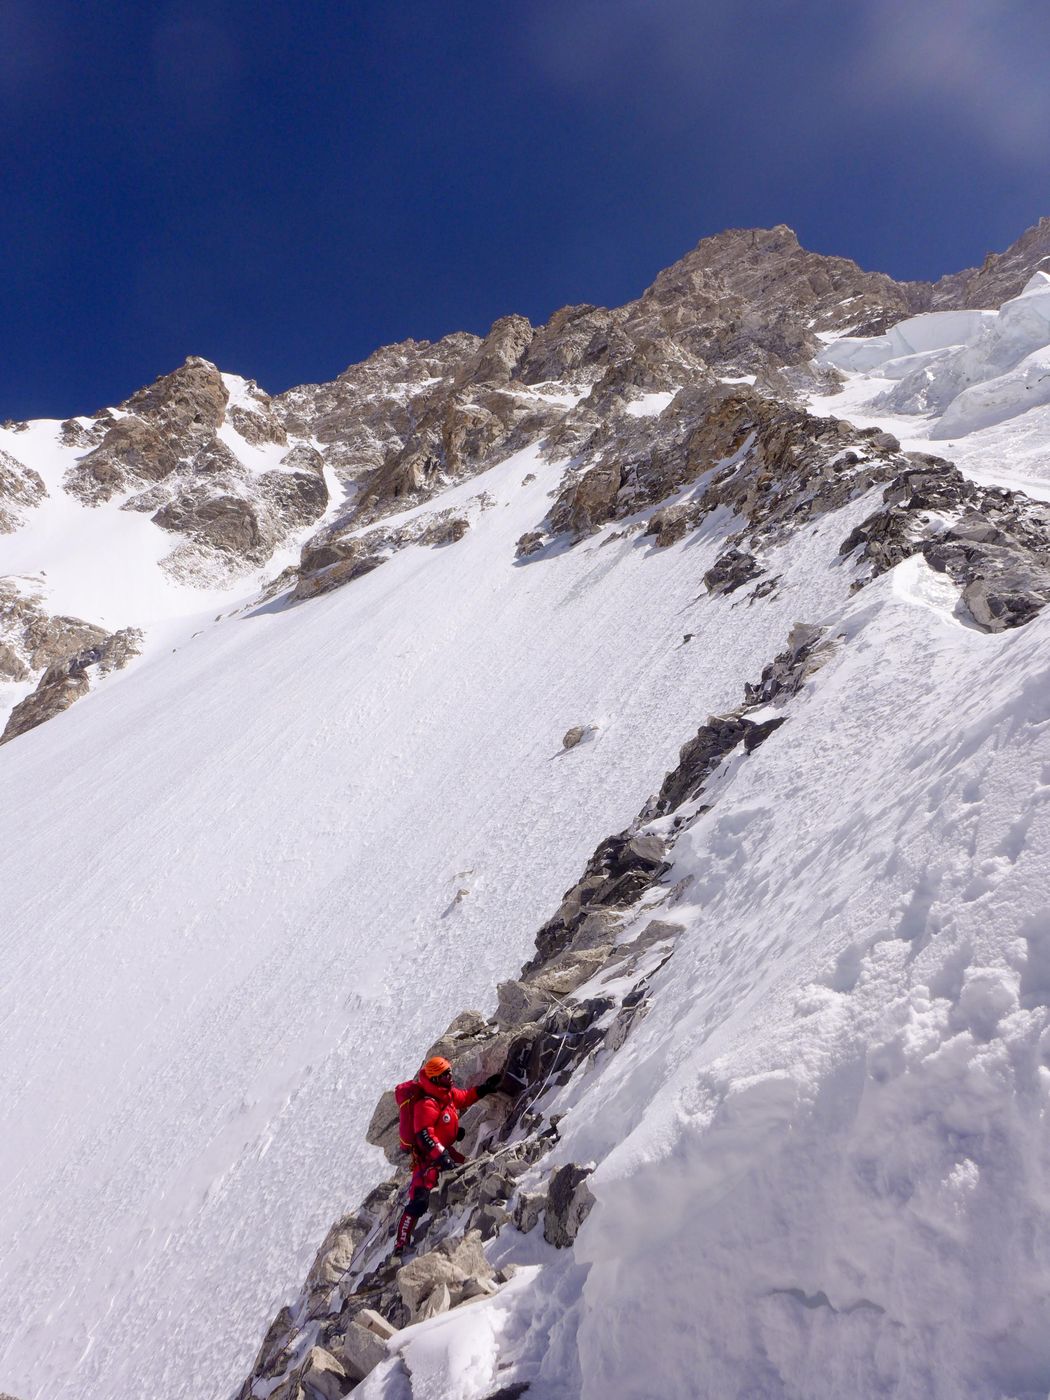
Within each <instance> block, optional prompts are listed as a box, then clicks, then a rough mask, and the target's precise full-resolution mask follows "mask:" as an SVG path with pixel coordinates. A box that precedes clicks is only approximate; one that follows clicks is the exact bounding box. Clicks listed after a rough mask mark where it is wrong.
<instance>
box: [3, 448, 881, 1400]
mask: <svg viewBox="0 0 1050 1400" xmlns="http://www.w3.org/2000/svg"><path fill="white" fill-rule="evenodd" d="M530 475H531V476H533V477H534V479H533V480H531V481H529V482H528V483H527V484H523V483H525V479H526V478H527V477H529V476H530ZM561 476H562V466H561V465H553V466H552V465H550V464H547V463H545V462H543V461H542V460H541V459H540V458H539V457H538V455H537V454H536V453H535V452H532V451H527V452H524V453H520V454H518V455H516V456H515V457H512V458H510V459H509V460H507V461H506V462H504V463H502V464H501V465H500V466H498V467H496V468H494V469H492V470H491V471H489V472H488V473H486V474H484V475H483V476H481V477H478V478H476V479H475V480H474V481H472V482H469V483H466V484H464V485H462V486H460V487H458V488H456V489H455V490H453V491H450V492H448V493H446V494H445V495H444V496H442V497H441V498H440V501H439V502H438V503H435V504H438V505H440V507H441V508H449V507H455V508H457V509H460V508H465V507H466V506H467V505H468V503H469V501H470V499H471V498H472V497H474V496H478V495H479V493H482V492H484V493H487V496H486V497H483V498H482V500H483V504H484V505H485V506H487V508H484V509H479V510H478V511H477V512H476V513H475V514H476V521H475V524H474V526H473V527H472V528H471V529H470V530H469V531H468V533H467V535H466V536H465V538H463V539H462V540H461V541H460V542H459V543H457V544H456V545H455V546H454V547H449V548H444V549H421V548H419V547H408V548H406V549H404V550H402V551H401V552H400V553H398V554H397V555H396V556H395V557H394V558H392V559H391V560H390V561H389V562H387V563H386V564H384V566H383V567H382V568H381V569H378V570H376V571H375V572H374V573H371V574H369V575H367V576H366V577H364V578H361V579H358V580H356V581H355V582H354V583H353V584H352V585H351V586H349V587H348V588H346V589H344V590H342V591H340V592H338V593H334V594H332V595H330V596H328V597H323V598H320V599H318V600H316V601H314V602H312V603H310V604H307V605H304V606H299V607H295V606H293V607H287V606H281V605H280V604H277V603H275V604H270V605H266V606H263V607H260V608H256V609H254V610H252V611H249V612H247V613H244V614H242V615H241V616H238V617H235V618H230V619H227V620H226V621H224V622H221V623H219V624H218V625H214V626H211V627H209V628H207V629H205V630H203V631H202V632H201V634H200V635H199V636H196V637H193V638H192V639H189V640H186V641H184V642H183V643H182V644H180V645H179V646H178V647H177V649H176V650H175V652H174V653H172V652H171V651H169V650H167V649H164V650H161V649H159V648H157V649H155V650H154V651H153V652H152V653H151V654H149V655H147V656H146V657H144V658H143V660H142V661H141V662H139V663H138V665H137V666H136V667H135V668H134V669H133V670H131V671H129V672H128V673H126V674H123V675H121V676H119V677H117V678H116V679H115V680H114V681H112V682H107V687H106V688H105V689H103V690H101V691H100V692H99V693H98V694H97V695H90V696H88V697H87V698H86V699H85V700H83V701H81V702H80V704H79V705H77V706H76V707H74V708H73V709H72V710H70V711H68V712H67V713H66V714H64V715H61V716H59V717H58V718H57V719H55V720H52V721H51V722H50V723H49V724H48V725H45V726H43V727H42V728H41V729H38V730H34V731H32V732H31V733H28V734H26V735H24V736H22V737H21V738H20V739H19V740H18V741H17V742H16V743H14V744H12V745H10V746H9V747H8V748H7V749H6V750H5V752H4V768H5V772H4V781H5V794H6V798H7V800H6V803H5V811H6V813H7V814H8V820H7V823H6V826H7V830H6V833H5V839H4V842H3V844H2V847H0V881H2V883H3V887H4V890H5V918H4V922H3V928H2V930H0V958H2V959H3V965H4V967H5V969H6V970H7V975H6V976H5V979H4V983H3V988H2V990H0V1028H2V1029H0V1065H2V1070H0V1075H2V1077H3V1095H2V1096H3V1101H4V1103H5V1111H6V1114H7V1119H6V1121H7V1125H8V1128H7V1132H6V1133H5V1135H4V1138H3V1141H2V1143H0V1182H2V1189H0V1237H3V1238H4V1239H5V1241H6V1242H7V1243H6V1247H5V1249H4V1251H3V1258H2V1262H0V1307H2V1309H3V1312H4V1315H5V1316H6V1317H8V1318H9V1319H12V1323H11V1326H10V1327H9V1329H8V1330H7V1332H6V1335H5V1337H4V1339H3V1342H2V1343H0V1377H2V1383H3V1384H4V1385H5V1386H6V1387H8V1388H9V1389H11V1390H13V1391H14V1392H15V1393H16V1394H18V1393H22V1394H25V1395H27V1396H32V1397H33V1400H74V1398H75V1400H111V1397H112V1396H113V1395H115V1394H125V1393H128V1394H130V1393H138V1394H144V1395H151V1396H154V1395H155V1396H157V1397H164V1400H201V1397H203V1396H216V1397H217V1396H220V1395H222V1394H223V1393H224V1391H225V1390H226V1389H227V1388H232V1387H233V1385H234V1384H235V1383H236V1381H237V1380H238V1378H239V1376H240V1375H241V1374H243V1372H244V1371H245V1370H246V1369H247V1366H248V1363H249V1361H250V1359H251V1356H252V1354H253V1352H254V1349H255V1347H256V1345H257V1343H258V1336H259V1330H260V1327H261V1326H262V1324H263V1320H264V1319H265V1318H266V1317H267V1316H268V1315H269V1314H270V1313H271V1312H272V1311H273V1309H274V1306H275V1305H276V1304H277V1303H278V1302H279V1300H280V1299H281V1298H282V1297H283V1296H285V1295H286V1294H288V1293H290V1292H291V1291H292V1290H293V1289H294V1287H295V1285H296V1284H297V1283H298V1280H299V1278H300V1277H301V1275H302V1272H303V1270H304V1267H305V1265H306V1263H307V1262H308V1259H309V1257H310V1256H311V1255H312V1252H313V1250H314V1249H315V1248H316V1245H317V1241H318V1239H319V1238H320V1237H321V1235H322V1234H323V1233H324V1230H325V1229H326V1228H327V1225H328V1223H329V1221H330V1220H331V1219H332V1217H333V1216H335V1215H337V1214H339V1213H340V1212H341V1211H342V1210H343V1209H345V1208H346V1207H347V1206H348V1205H350V1204H352V1203H354V1202H356V1201H357V1200H358V1199H359V1198H360V1197H361V1195H362V1194H363V1193H364V1191H365V1190H367V1189H368V1187H369V1186H370V1185H371V1184H372V1183H373V1182H374V1181H375V1180H377V1179H378V1178H379V1177H380V1176H381V1175H382V1174H384V1169H383V1166H382V1164H381V1161H380V1159H379V1154H378V1153H377V1152H376V1151H375V1150H374V1149H371V1148H369V1147H367V1146H365V1145H364V1144H363V1134H364V1129H365V1126H366V1124H367V1122H368V1118H369V1116H370V1114H371V1111H372V1108H373V1106H374V1103H375V1099H376V1097H377V1094H378V1092H379V1091H380V1090H381V1089H382V1088H384V1087H385V1086H387V1085H389V1084H392V1083H395V1082H397V1080H398V1079H401V1078H403V1077H404V1076H405V1075H406V1074H407V1073H410V1072H411V1071H412V1070H413V1069H414V1068H415V1065H416V1056H417V1054H418V1053H419V1050H420V1047H425V1046H426V1044H427V1043H429V1041H430V1040H431V1039H432V1038H433V1036H434V1035H435V1034H436V1033H438V1032H439V1031H440V1030H442V1029H443V1028H444V1026H445V1025H446V1024H447V1022H448V1020H449V1019H450V1017H451V1016H452V1015H453V1014H454V1013H455V1012H457V1011H459V1010H460V1009H461V1008H462V1007H463V1006H469V1005H480V1006H482V1007H489V1006H491V1004H492V1002H493V999H494V988H495V985H496V983H497V982H498V981H499V980H501V979H502V978H503V977H505V976H507V975H512V974H513V973H514V972H516V970H517V968H518V966H519V965H520V963H521V961H522V959H523V958H524V957H525V955H526V954H527V953H528V951H529V946H530V943H531V940H532V936H533V934H534V932H535V929H536V928H537V927H538V925H539V924H540V923H541V922H542V921H543V919H544V918H545V917H546V916H547V915H548V914H549V913H550V912H551V907H552V903H553V902H556V900H557V897H558V894H559V893H560V891H561V890H562V889H564V888H565V887H566V885H568V884H569V883H570V882H571V881H572V880H573V879H574V878H575V876H576V874H577V872H578V870H579V868H580V867H581V864H582V862H583V861H584V860H585V858H586V857H587V855H589V853H590V851H591V850H592V849H593V848H594V846H595V844H596V842H597V841H598V840H599V839H600V838H601V837H602V836H604V835H605V834H606V833H607V832H609V831H611V830H616V829H619V828H620V827H621V826H622V825H623V824H624V823H625V822H626V821H627V820H629V819H630V817H631V816H632V815H633V813H634V812H635V811H637V809H638V808H639V806H640V805H641V804H642V802H643V801H644V800H645V798H646V797H647V796H648V794H649V793H650V792H651V791H652V790H653V788H654V787H656V786H657V785H658V784H659V781H660V778H661V776H662V774H663V772H664V771H665V770H666V769H667V768H668V767H669V766H671V765H672V763H673V762H674V760H675V758H676V755H677V750H678V747H679V745H680V744H681V742H682V741H683V739H684V738H686V737H687V736H688V735H689V733H690V732H691V730H692V729H694V728H695V725H696V722H697V719H698V717H700V718H702V717H703V716H704V715H706V714H707V713H708V712H709V711H718V710H720V709H724V708H725V707H726V706H727V705H731V704H733V703H735V702H736V700H737V698H738V696H739V693H740V689H741V685H742V683H743V681H744V679H747V678H751V677H754V676H757V674H758V673H759V672H760V671H761V668H762V666H763V664H764V663H765V662H766V661H767V660H768V659H769V658H770V657H771V656H772V655H773V654H774V653H775V652H776V651H777V650H778V649H779V648H780V646H781V645H782V643H783V639H784V637H785V636H786V634H787V632H788V630H789V628H790V626H791V625H792V623H793V622H794V621H795V620H796V619H797V618H798V617H799V616H813V615H814V614H816V615H821V614H824V613H826V612H829V611H834V610H835V609H836V608H837V607H839V606H841V604H842V601H843V599H844V597H845V594H846V590H847V588H848V584H849V576H848V571H847V570H845V569H832V570H828V569H827V567H826V561H827V560H828V558H834V557H835V556H836V551H837V546H838V543H839V540H840V539H841V536H842V534H843V532H844V531H845V530H848V529H849V528H850V525H851V524H852V523H854V521H855V520H856V519H858V518H859V516H860V514H861V513H862V511H863V509H864V502H857V503H856V504H855V505H854V507H852V508H851V509H850V510H847V511H845V512H840V513H836V514H835V515H834V516H831V517H826V518H824V519H823V520H822V521H820V522H819V523H818V524H816V525H815V526H814V528H813V531H812V533H811V536H810V537H809V541H808V543H807V545H806V546H804V547H799V545H798V542H797V541H793V542H791V543H790V544H788V545H785V546H784V547H783V548H782V549H780V550H773V551H771V553H770V557H769V568H770V570H771V572H772V573H774V574H781V575H783V579H782V582H781V585H780V588H779V591H778V593H777V595H776V596H775V597H772V598H770V599H767V600H765V601H764V602H763V603H762V605H761V606H756V607H754V608H748V607H747V606H746V603H745V604H744V605H743V606H742V607H741V608H738V609H735V610H734V609H733V608H731V607H729V606H728V605H727V606H726V607H725V608H723V609H719V610H717V611H716V612H714V613H713V614H711V619H710V621H709V622H706V623H704V625H703V627H697V625H696V624H697V621H698V616H697V594H698V591H699V588H700V584H699V580H700V579H701V577H702V575H703V572H704V570H705V569H706V568H708V567H710V565H711V563H712V562H713V560H714V558H715V556H716V554H717V553H718V552H719V550H720V549H721V548H722V545H723V540H724V531H725V529H726V528H727V526H728V525H729V524H730V523H731V522H728V521H727V520H726V519H724V518H722V517H723V516H724V514H725V513H724V512H723V513H722V516H720V517H719V518H718V519H716V518H714V517H712V519H711V520H710V521H709V522H708V523H707V524H706V525H705V526H703V527H702V528H701V529H700V530H698V531H697V532H695V533H694V534H693V535H692V536H690V538H689V539H688V540H687V541H683V542H682V543H680V544H679V545H676V546H674V547H672V548H669V549H656V548H655V547H654V546H653V544H652V542H651V540H648V539H644V538H642V537H640V536H637V535H635V536H632V537H628V538H617V537H616V531H615V530H612V529H611V528H610V529H609V530H608V531H606V532H605V533H603V534H600V535H597V536H595V537H594V538H593V539H592V540H590V541H589V542H585V543H583V544H581V545H579V546H577V547H576V548H575V549H571V550H564V549H563V550H561V551H560V552H559V551H552V552H551V553H550V554H548V555H546V556H545V557H542V558H538V559H536V560H533V561H529V562H527V563H516V562H515V560H514V545H515V542H516V540H517V539H518V537H519V536H520V535H521V533H522V532H523V531H524V530H526V529H528V528H529V527H530V526H532V525H533V524H534V523H535V522H536V521H537V520H539V519H541V518H542V517H543V515H544V513H545V511H546V509H547V507H548V505H549V495H548V493H549V492H551V491H552V490H553V489H555V488H556V487H557V486H558V484H559V482H560V480H561ZM418 509H419V508H417V510H418ZM412 513H413V512H408V513H407V514H412ZM468 513H469V512H468ZM396 523H397V518H395V519H394V520H393V521H392V524H396ZM741 619H744V620H745V625H741ZM687 631H690V632H695V633H696V635H695V637H694V638H693V640H692V641H690V642H688V643H685V642H684V641H683V636H684V634H685V633H686V632H687ZM591 723H593V724H595V725H596V726H597V733H596V735H595V737H594V738H593V739H592V740H591V741H590V742H589V743H587V744H582V745H580V746H579V747H578V748H577V749H574V750H572V751H570V752H563V751H562V749H561V737H562V735H563V734H564V733H565V731H566V730H567V729H568V728H569V727H570V726H571V725H574V724H591ZM460 890H466V894H465V895H463V896H461V897H459V898H458V901H457V895H458V892H459V891H460ZM27 1163H32V1164H33V1169H32V1170H31V1171H27V1170H26V1164H27ZM56 1260H60V1261H61V1263H60V1266H56V1262H55V1261H56ZM59 1313H60V1314H61V1316H62V1319H63V1321H62V1326H61V1327H60V1328H56V1326H55V1323H54V1318H55V1316H56V1315H58V1314H59Z"/></svg>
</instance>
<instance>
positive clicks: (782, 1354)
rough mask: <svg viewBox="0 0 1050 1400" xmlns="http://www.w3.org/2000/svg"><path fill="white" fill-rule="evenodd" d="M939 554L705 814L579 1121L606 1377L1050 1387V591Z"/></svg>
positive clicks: (902, 582) (868, 606) (687, 1386)
mask: <svg viewBox="0 0 1050 1400" xmlns="http://www.w3.org/2000/svg"><path fill="white" fill-rule="evenodd" d="M924 572H926V569H925V565H915V564H913V565H911V567H910V568H909V566H902V568H901V570H900V571H899V572H898V574H897V576H896V577H895V578H893V579H890V580H886V581H884V582H882V583H880V584H879V585H878V586H877V588H876V589H875V590H873V592H875V593H876V595H879V594H881V596H876V597H875V598H872V597H868V598H867V599H866V600H865V602H864V603H859V602H858V603H856V604H854V605H852V606H851V608H849V609H848V610H847V611H846V613H845V614H844V615H843V617H842V618H841V620H840V622H839V623H838V625H837V630H838V631H839V632H840V633H841V634H842V635H843V637H844V641H843V643H842V650H841V659H840V660H839V662H838V663H837V664H833V665H832V666H831V667H829V668H827V669H826V670H825V671H823V672H821V673H820V674H819V675H818V677H817V678H816V679H815V681H814V682H813V683H812V686H811V690H810V693H809V694H808V696H807V697H806V699H805V700H804V702H803V703H802V704H801V705H800V706H799V708H798V711H797V713H796V714H795V715H794V716H793V717H792V718H791V719H790V720H789V722H788V724H787V725H786V726H784V727H783V728H782V729H781V730H780V731H778V733H777V734H776V735H775V736H774V737H773V738H772V739H770V740H769V741H768V742H767V744H766V745H765V746H763V748H762V749H761V750H760V752H759V753H758V754H757V755H756V756H755V758H754V759H752V761H751V762H750V763H749V764H747V765H746V766H744V767H743V768H741V770H740V772H739V774H738V775H737V776H735V777H734V778H733V780H732V783H731V786H730V787H729V788H728V790H726V791H725V792H724V793H723V795H722V796H721V797H720V798H719V799H718V800H717V802H716V804H715V806H714V809H713V810H712V811H711V812H710V813H709V814H708V815H706V816H704V817H701V819H700V820H699V821H698V822H697V823H696V825H695V826H694V827H693V828H692V830H691V831H690V832H689V833H688V834H687V836H686V837H684V838H683V839H682V841H681V843H680V845H679V848H678V849H679V855H678V860H677V862H676V865H675V868H674V870H673V872H672V874H671V875H670V876H669V877H668V878H669V880H671V879H681V878H684V877H688V876H690V875H691V876H692V877H693V883H692V885H691V887H690V889H689V891H688V893H687V896H686V898H687V901H688V904H687V907H685V908H680V909H679V910H676V912H675V917H676V918H679V919H682V920H683V921H684V922H685V923H686V925H687V933H686V934H685V935H683V939H684V940H685V941H682V940H680V941H679V943H678V946H677V949H676V953H675V957H674V959H673V960H672V963H671V964H670V966H669V967H668V969H667V970H666V973H665V974H662V975H661V976H662V983H663V985H662V987H661V990H660V993H659V994H658V997H654V1009H653V1011H652V1014H651V1015H650V1017H649V1018H648V1019H647V1020H646V1021H645V1022H644V1023H643V1024H642V1026H641V1028H640V1030H639V1031H638V1032H637V1039H636V1041H635V1043H634V1044H633V1045H630V1046H629V1047H626V1048H625V1050H624V1052H623V1053H622V1054H621V1056H619V1057H617V1059H616V1060H615V1061H614V1062H613V1063H612V1064H611V1065H610V1067H609V1070H608V1072H607V1074H606V1075H604V1076H603V1077H602V1080H601V1082H600V1083H595V1084H593V1085H592V1086H589V1092H588V1093H587V1096H586V1098H585V1099H581V1101H580V1105H579V1108H578V1110H577V1112H576V1114H575V1115H573V1116H571V1117H570V1118H569V1119H568V1120H567V1122H566V1124H565V1125H563V1133H564V1142H563V1145H562V1147H561V1149H560V1151H561V1152H562V1153H563V1154H564V1155H565V1156H566V1158H568V1159H571V1160H576V1161H586V1160H589V1159H590V1160H598V1162H599V1166H598V1170H597V1172H596V1173H595V1176H594V1178H593V1179H592V1189H593V1191H594V1193H595V1195H596V1196H597V1199H598V1205H597V1207H596V1208H595V1210H594V1212H593V1214H592V1216H591V1218H590V1219H589V1221H588V1222H587V1224H586V1225H585V1227H584V1231H583V1233H582V1235H581V1237H580V1240H579V1241H578V1244H577V1249H576V1256H577V1261H578V1262H580V1261H582V1262H583V1263H585V1264H588V1265H589V1266H590V1269H589V1272H588V1275H587V1280H586V1283H585V1285H584V1287H583V1290H582V1295H581V1302H580V1329H579V1355H580V1368H581V1376H582V1380H583V1384H582V1387H581V1390H580V1394H581V1395H582V1396H584V1397H586V1400H591V1397H595V1398H596V1397H598V1396H601V1395H609V1394H615V1395H616V1396H618V1397H625V1400H626V1397H632V1398H633V1397H637V1400H641V1397H643V1396H645V1395H648V1394H651V1393H652V1391H651V1389H650V1387H651V1378H652V1376H653V1375H657V1374H658V1375H659V1376H660V1381H661V1385H660V1393H661V1395H664V1396H681V1397H686V1396H710V1397H715V1396H723V1395H742V1394H746V1395H756V1396H771V1397H772V1396H807V1397H828V1400H831V1397H840V1396H842V1395H846V1394H853V1395H875V1394H893V1395H897V1396H902V1397H904V1396H908V1397H919V1396H923V1397H929V1396H934V1397H944V1400H948V1397H958V1396H980V1397H992V1396H1006V1395H1010V1396H1017V1395H1022V1394H1024V1395H1035V1394H1037V1393H1038V1394H1040V1395H1041V1394H1043V1393H1045V1391H1046V1389H1047V1385H1048V1381H1050V1343H1048V1340H1047V1339H1048V1335H1050V1334H1048V1330H1047V1324H1048V1322H1050V1311H1048V1305H1047V1296H1048V1284H1050V1228H1048V1224H1047V1216H1046V1212H1045V1200H1046V1192H1047V1189H1048V1186H1050V1139H1048V1137H1047V1132H1046V1123H1047V1113H1048V1110H1050V1070H1048V1068H1047V1049H1048V1046H1050V1011H1048V1004H1050V982H1048V980H1047V976H1046V968H1047V960H1046V952H1047V946H1048V941H1050V902H1048V898H1047V890H1048V887H1050V881H1048V876H1050V663H1048V654H1050V653H1048V643H1050V625H1048V622H1047V619H1046V618H1043V619H1041V620H1040V621H1039V622H1037V623H1036V624H1035V625H1033V626H1032V627H1031V628H1030V629H1029V630H1028V631H1025V632H1023V633H1019V634H1014V635H1013V636H1011V637H1009V638H1007V639H1002V638H999V639H992V638H989V637H986V636H982V635H981V634H979V633H977V632H974V631H973V630H971V629H967V628H964V627H960V626H959V625H958V624H957V623H956V622H955V620H954V618H953V615H952V613H951V611H950V610H944V609H943V608H942V607H940V606H938V605H937V603H936V601H935V595H934V594H932V593H931V592H930V591H929V590H928V589H927V588H926V586H925V580H924V579H923V578H922V577H921V574H922V573H924ZM916 574H919V575H920V577H918V578H917V577H916ZM902 575H903V577H902ZM917 604H918V606H916V605H917ZM903 716H906V722H903V723H902V722H900V718H901V717H903ZM876 736H877V738H876ZM873 739H874V740H875V741H874V742H873ZM816 754H822V755H824V761H823V762H814V761H813V757H812V756H813V755H816ZM641 1317H644V1325H642V1326H638V1327H635V1326H632V1318H641Z"/></svg>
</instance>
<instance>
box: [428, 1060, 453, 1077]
mask: <svg viewBox="0 0 1050 1400" xmlns="http://www.w3.org/2000/svg"><path fill="white" fill-rule="evenodd" d="M423 1073H424V1074H425V1075H426V1077H427V1078H428V1079H431V1080H434V1079H438V1078H439V1077H440V1076H441V1075H443V1074H451V1073H452V1066H451V1065H450V1064H449V1062H448V1060H446V1059H445V1057H444V1055H431V1057H430V1059H429V1060H427V1062H426V1064H425V1065H424V1066H423Z"/></svg>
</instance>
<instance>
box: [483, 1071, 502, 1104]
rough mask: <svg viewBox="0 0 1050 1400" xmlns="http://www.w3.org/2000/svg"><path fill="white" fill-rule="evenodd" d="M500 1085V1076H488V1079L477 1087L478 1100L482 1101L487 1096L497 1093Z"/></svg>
mask: <svg viewBox="0 0 1050 1400" xmlns="http://www.w3.org/2000/svg"><path fill="white" fill-rule="evenodd" d="M502 1083H503V1075H502V1074H490V1075H489V1077H488V1079H485V1080H482V1082H481V1083H480V1084H479V1085H478V1086H477V1095H478V1098H479V1099H483V1098H485V1096H486V1095H487V1094H495V1093H497V1092H498V1090H499V1087H500V1085H501V1084H502Z"/></svg>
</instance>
